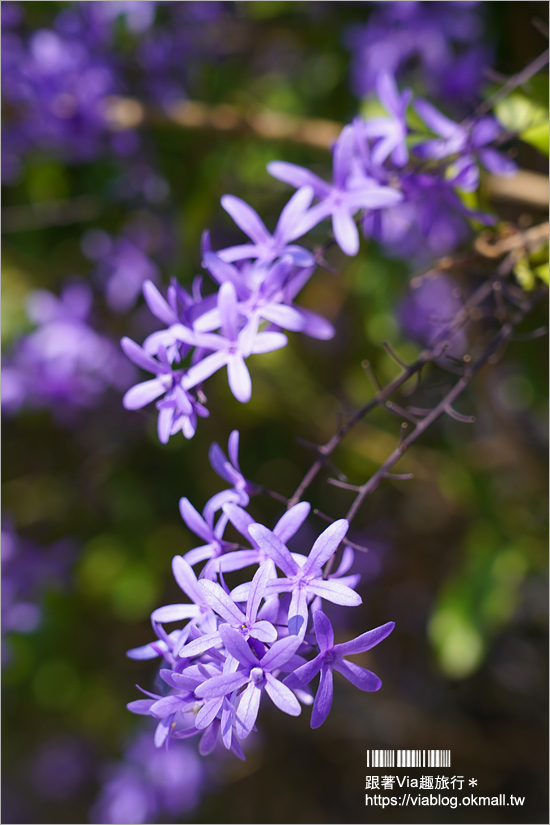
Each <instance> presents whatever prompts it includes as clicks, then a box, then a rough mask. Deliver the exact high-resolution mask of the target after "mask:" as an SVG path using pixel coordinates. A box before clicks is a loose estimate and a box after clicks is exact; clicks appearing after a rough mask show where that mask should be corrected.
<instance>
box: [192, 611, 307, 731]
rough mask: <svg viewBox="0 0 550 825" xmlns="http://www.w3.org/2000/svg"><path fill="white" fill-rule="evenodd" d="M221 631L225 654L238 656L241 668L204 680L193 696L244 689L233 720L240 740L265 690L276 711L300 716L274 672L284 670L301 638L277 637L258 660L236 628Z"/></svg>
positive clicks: (295, 702) (297, 705)
mask: <svg viewBox="0 0 550 825" xmlns="http://www.w3.org/2000/svg"><path fill="white" fill-rule="evenodd" d="M220 634H221V637H222V639H223V642H224V644H225V647H226V648H227V651H228V653H230V654H231V656H233V657H234V658H235V659H237V661H238V662H239V665H240V667H239V669H238V670H237V671H236V672H235V673H227V674H222V675H220V676H213V677H212V678H210V679H207V680H206V681H205V682H204V683H203V684H202V685H200V686H199V687H198V688H197V689H196V690H195V693H196V695H197V696H199V697H202V698H204V699H216V698H218V697H220V696H227V695H228V694H233V693H234V692H235V691H238V690H241V688H243V687H244V688H245V689H244V691H243V692H242V693H241V694H240V696H239V700H238V701H239V704H238V707H237V712H236V719H235V730H236V733H237V736H238V737H239V739H245V738H246V737H247V736H248V734H249V733H250V731H251V730H252V728H253V727H254V723H255V721H256V717H257V716H258V710H259V707H260V699H261V696H262V693H263V691H264V690H265V692H266V693H267V695H268V696H269V698H270V699H271V701H272V702H273V704H274V705H276V706H277V707H278V708H279V710H282V711H283V712H284V713H288V714H289V715H290V716H299V715H300V713H301V711H302V708H301V707H300V703H299V702H298V699H297V698H296V696H295V695H294V693H293V692H292V691H291V690H290V688H288V687H286V686H285V685H283V683H282V682H280V681H279V679H277V677H276V676H275V675H274V672H278V671H280V670H281V669H285V665H287V664H288V662H289V660H290V659H292V657H293V656H294V654H295V653H296V651H297V650H298V648H299V646H300V644H301V640H300V639H299V638H298V637H297V636H287V637H286V638H285V639H279V641H277V642H275V644H273V645H272V647H271V648H270V649H269V650H268V651H267V653H265V654H264V655H263V656H262V657H261V659H258V658H257V657H256V656H255V655H254V653H253V652H252V650H251V648H250V647H249V645H248V644H247V642H246V641H245V640H244V638H243V637H242V635H241V634H240V633H239V631H237V630H235V629H234V628H233V627H229V625H222V626H221V627H220ZM286 669H287V670H288V669H289V668H288V667H287V668H286ZM245 685H246V687H245Z"/></svg>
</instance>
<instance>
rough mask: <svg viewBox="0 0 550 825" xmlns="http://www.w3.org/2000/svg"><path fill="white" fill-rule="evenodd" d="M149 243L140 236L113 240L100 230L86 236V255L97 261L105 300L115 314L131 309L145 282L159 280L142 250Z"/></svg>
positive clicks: (155, 269) (154, 265)
mask: <svg viewBox="0 0 550 825" xmlns="http://www.w3.org/2000/svg"><path fill="white" fill-rule="evenodd" d="M142 234H143V233H142ZM134 235H136V233H134ZM147 240H148V239H147V237H141V236H136V237H131V238H130V237H124V236H122V237H120V238H116V239H112V238H110V237H109V235H107V233H105V232H102V231H101V230H92V231H90V232H88V233H87V234H86V235H85V236H84V239H83V242H82V247H83V251H84V254H85V255H86V256H87V257H88V258H90V259H91V260H95V261H97V264H98V270H97V274H98V277H99V280H100V283H102V285H103V289H104V291H105V299H106V301H107V304H108V305H109V307H110V308H111V309H112V310H113V311H114V312H128V311H129V310H130V309H132V307H133V306H134V304H135V302H136V300H137V298H138V296H139V295H140V293H141V291H142V287H143V285H144V282H145V281H147V282H149V283H152V282H153V281H157V280H158V278H159V270H158V267H157V266H156V264H155V263H153V261H152V260H151V259H150V258H149V257H148V255H147V254H146V251H145V249H142V248H141V246H146V245H147ZM139 241H141V244H140V243H139Z"/></svg>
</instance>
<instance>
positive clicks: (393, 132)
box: [363, 72, 412, 166]
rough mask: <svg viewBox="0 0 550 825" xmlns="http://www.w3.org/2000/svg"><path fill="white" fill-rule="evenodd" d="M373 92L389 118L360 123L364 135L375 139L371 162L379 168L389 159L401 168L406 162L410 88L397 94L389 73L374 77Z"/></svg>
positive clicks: (397, 90) (393, 80) (377, 118)
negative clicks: (375, 92)
mask: <svg viewBox="0 0 550 825" xmlns="http://www.w3.org/2000/svg"><path fill="white" fill-rule="evenodd" d="M376 91H377V94H378V98H379V100H380V102H381V103H382V105H383V106H384V108H385V109H386V110H387V111H388V113H389V114H390V115H391V117H389V118H381V117H376V118H370V119H369V120H367V121H366V122H365V123H364V126H363V134H364V136H365V137H367V138H377V139H378V140H377V141H376V143H375V145H374V148H373V150H372V154H371V162H372V164H373V165H375V166H379V165H380V164H382V163H384V161H385V160H386V158H388V157H389V158H390V159H391V160H392V162H393V163H394V164H395V165H396V166H405V164H406V163H407V161H408V159H409V150H408V148H407V143H406V140H407V124H406V122H405V115H406V112H407V108H408V105H409V103H410V101H411V97H412V92H411V90H410V89H404V90H403V92H402V93H401V94H400V93H399V89H398V88H397V84H396V82H395V78H394V77H393V76H392V75H391V74H390V73H389V72H381V73H380V74H379V75H378V77H377V79H376Z"/></svg>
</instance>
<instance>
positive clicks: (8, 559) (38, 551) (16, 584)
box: [1, 517, 75, 664]
mask: <svg viewBox="0 0 550 825" xmlns="http://www.w3.org/2000/svg"><path fill="white" fill-rule="evenodd" d="M2 521H3V525H2V599H1V606H2V636H4V635H5V634H9V633H32V632H33V631H34V630H36V628H37V627H39V625H40V622H41V620H42V609H41V603H42V597H43V594H44V592H45V591H46V590H48V589H50V588H55V587H59V586H60V585H63V583H64V582H65V580H66V577H67V573H68V570H69V567H70V565H71V563H72V561H73V558H74V553H75V548H74V546H73V544H72V542H71V541H69V540H65V541H60V542H58V543H56V544H54V545H52V546H50V547H39V546H37V545H35V544H33V543H32V542H30V541H27V540H26V539H23V538H22V537H21V536H20V535H19V534H18V533H16V532H15V530H14V529H13V527H12V526H11V522H10V518H9V517H3V519H2ZM7 661H9V649H8V648H7V647H6V646H5V645H4V640H2V662H3V663H4V664H5V663H6V662H7Z"/></svg>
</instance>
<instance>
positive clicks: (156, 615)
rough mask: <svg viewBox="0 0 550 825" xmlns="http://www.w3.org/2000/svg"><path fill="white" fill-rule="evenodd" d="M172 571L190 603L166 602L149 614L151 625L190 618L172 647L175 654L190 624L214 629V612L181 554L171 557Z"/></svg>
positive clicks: (183, 642) (207, 630)
mask: <svg viewBox="0 0 550 825" xmlns="http://www.w3.org/2000/svg"><path fill="white" fill-rule="evenodd" d="M172 572H173V574H174V578H175V580H176V582H177V584H178V585H179V587H180V588H181V589H182V590H183V592H184V593H185V594H186V595H187V596H188V597H189V598H190V599H191V604H168V605H165V606H164V607H158V608H157V609H156V610H153V612H152V614H151V621H152V622H153V626H155V625H158V624H164V623H166V622H179V621H182V620H183V619H190V620H191V622H190V623H188V624H187V626H186V627H185V628H184V630H183V631H182V632H181V633H180V635H179V640H178V643H177V644H176V646H175V648H174V655H176V656H177V654H178V649H179V647H180V646H183V645H184V644H185V641H186V639H187V636H188V635H189V632H190V629H191V627H192V626H197V627H203V628H204V629H205V631H206V632H210V630H212V629H215V622H214V621H213V620H214V614H213V613H212V611H211V609H210V607H209V606H208V604H207V603H206V601H205V600H204V594H203V592H202V590H201V589H200V588H199V587H198V581H197V577H196V576H195V574H194V572H193V569H192V567H191V566H190V565H189V564H188V562H186V561H185V559H184V558H182V557H181V556H174V558H173V559H172Z"/></svg>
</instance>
